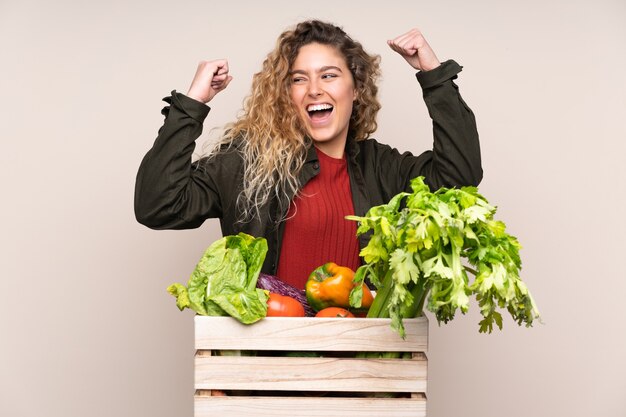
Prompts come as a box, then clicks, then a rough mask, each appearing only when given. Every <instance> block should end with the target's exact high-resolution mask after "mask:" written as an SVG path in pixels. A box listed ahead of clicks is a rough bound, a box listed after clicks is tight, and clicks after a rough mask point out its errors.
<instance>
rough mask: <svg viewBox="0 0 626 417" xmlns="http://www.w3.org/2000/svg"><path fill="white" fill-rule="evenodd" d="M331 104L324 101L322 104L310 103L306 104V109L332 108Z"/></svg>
mask: <svg viewBox="0 0 626 417" xmlns="http://www.w3.org/2000/svg"><path fill="white" fill-rule="evenodd" d="M332 108H333V106H331V105H330V104H328V103H324V104H311V105H310V106H308V107H307V108H306V111H319V110H328V109H332Z"/></svg>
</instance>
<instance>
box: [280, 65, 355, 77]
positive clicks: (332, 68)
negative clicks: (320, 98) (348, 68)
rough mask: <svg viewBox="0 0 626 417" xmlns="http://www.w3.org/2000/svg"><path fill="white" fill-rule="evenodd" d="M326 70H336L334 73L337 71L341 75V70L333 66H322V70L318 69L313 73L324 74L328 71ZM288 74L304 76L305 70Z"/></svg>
mask: <svg viewBox="0 0 626 417" xmlns="http://www.w3.org/2000/svg"><path fill="white" fill-rule="evenodd" d="M328 70H336V71H339V72H341V73H343V71H342V70H341V68H339V67H336V66H334V65H326V66H323V67H322V68H320V69H318V70H317V71H315V72H317V73H320V72H324V71H328ZM290 74H304V75H306V74H307V72H306V71H305V70H293V71H290Z"/></svg>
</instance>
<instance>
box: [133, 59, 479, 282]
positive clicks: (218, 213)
mask: <svg viewBox="0 0 626 417" xmlns="http://www.w3.org/2000/svg"><path fill="white" fill-rule="evenodd" d="M460 71H461V67H460V66H459V65H458V64H457V63H456V62H454V61H446V62H444V63H443V64H442V65H441V66H439V67H438V68H436V69H434V70H432V71H428V72H419V73H418V74H417V79H418V81H419V82H420V84H421V86H422V90H423V96H424V100H425V102H426V106H427V108H428V112H429V114H430V117H431V118H432V120H433V136H434V144H433V149H432V150H431V151H426V152H424V153H422V154H421V155H419V156H413V155H412V154H410V153H409V152H405V153H403V154H400V153H399V152H398V151H397V150H396V149H393V148H391V147H390V146H388V145H384V144H381V143H379V142H377V141H376V140H374V139H367V140H363V141H358V142H357V141H354V140H351V139H350V138H348V142H347V144H346V156H347V159H348V174H349V176H350V185H351V189H352V199H353V203H354V210H355V214H357V215H363V214H365V213H366V212H367V210H368V209H369V208H370V207H372V206H375V205H379V204H383V203H387V202H388V201H389V200H390V199H391V197H393V196H394V195H396V194H397V193H399V192H402V191H409V190H410V180H411V179H412V178H415V177H417V176H419V175H423V176H424V177H425V179H426V182H427V184H428V185H429V186H430V187H431V189H437V188H440V187H442V186H446V187H451V186H462V185H478V183H479V182H480V180H481V178H482V168H481V162H480V147H479V142H478V132H477V131H476V122H475V119H474V115H473V113H472V111H471V110H470V109H469V107H468V106H467V105H466V104H465V102H464V101H463V99H462V98H461V96H460V95H459V93H458V87H457V86H456V84H455V83H454V82H453V81H452V80H453V79H455V78H456V74H457V73H458V72H460ZM164 100H165V101H167V102H168V103H169V104H170V106H167V107H165V108H164V109H163V111H162V113H163V115H164V116H165V122H164V124H163V126H162V127H161V129H160V130H159V134H158V137H157V139H156V141H155V142H154V145H153V147H152V149H150V151H149V152H148V153H147V154H146V156H145V157H144V159H143V161H142V163H141V166H140V167H139V172H138V174H137V182H136V186H135V215H136V217H137V220H138V221H139V222H140V223H142V224H144V225H146V226H148V227H150V228H153V229H190V228H196V227H199V226H200V225H201V224H202V223H203V222H204V221H205V220H206V219H207V218H219V219H220V223H221V227H222V234H223V235H224V236H226V235H232V234H237V233H239V232H245V233H248V234H250V235H253V236H263V237H265V238H266V239H267V242H268V246H269V250H268V253H267V256H266V259H265V263H264V265H263V272H265V273H269V274H275V272H276V268H277V265H278V257H279V254H280V244H281V241H282V231H283V227H282V226H284V222H280V221H277V220H276V219H281V218H282V217H283V213H280V212H279V205H278V204H277V202H276V201H272V202H270V203H269V204H268V205H267V206H266V207H263V209H262V213H261V217H260V218H259V219H255V220H253V221H250V222H247V223H240V222H237V219H238V213H237V212H236V210H235V202H236V200H237V196H238V194H239V192H240V190H241V185H242V177H243V159H242V157H241V154H240V153H239V152H238V150H237V147H236V146H233V147H231V148H230V149H229V150H228V151H226V152H223V153H219V154H218V155H217V156H216V157H215V158H214V159H211V160H210V161H208V162H207V160H206V159H201V160H200V161H197V162H195V163H193V164H192V163H191V156H192V153H193V151H194V148H195V140H196V139H197V138H198V137H199V136H200V134H201V133H202V123H203V121H204V119H205V118H206V116H207V115H208V113H209V107H208V106H206V105H204V104H202V103H200V102H197V101H195V100H193V99H191V98H189V97H187V96H185V95H183V94H180V93H177V92H175V91H173V92H172V96H171V97H168V98H166V99H164ZM318 171H319V163H318V161H317V155H316V152H315V149H314V148H313V146H311V147H310V148H309V151H308V155H307V159H306V162H305V164H304V166H303V168H302V171H301V172H300V176H299V179H300V184H302V185H304V184H306V183H307V182H308V181H309V180H310V179H311V178H313V177H314V176H315V175H317V173H318ZM291 197H293V196H291ZM366 243H367V241H366V237H364V236H363V237H362V239H361V241H360V245H361V247H363V246H364V245H365V244H366Z"/></svg>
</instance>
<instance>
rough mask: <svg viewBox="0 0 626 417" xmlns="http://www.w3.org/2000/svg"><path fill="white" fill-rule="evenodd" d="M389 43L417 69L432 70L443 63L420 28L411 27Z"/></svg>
mask: <svg viewBox="0 0 626 417" xmlns="http://www.w3.org/2000/svg"><path fill="white" fill-rule="evenodd" d="M387 45H389V46H390V47H391V49H393V50H394V51H396V52H397V53H399V54H400V55H402V58H404V59H406V61H407V62H408V63H409V64H410V65H411V66H412V67H413V68H415V69H416V70H420V71H430V70H432V69H435V68H437V67H438V66H439V65H441V63H440V62H439V59H437V56H436V55H435V52H433V50H432V49H431V47H430V45H429V44H428V42H426V39H425V38H424V36H423V35H422V33H421V32H420V31H419V30H418V29H411V30H410V31H408V32H407V33H405V34H403V35H400V36H398V37H397V38H395V39H392V40H390V41H387Z"/></svg>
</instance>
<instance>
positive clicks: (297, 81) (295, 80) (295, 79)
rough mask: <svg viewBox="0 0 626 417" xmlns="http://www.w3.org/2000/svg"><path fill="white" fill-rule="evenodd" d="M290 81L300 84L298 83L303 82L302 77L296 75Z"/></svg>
mask: <svg viewBox="0 0 626 417" xmlns="http://www.w3.org/2000/svg"><path fill="white" fill-rule="evenodd" d="M292 82H293V83H294V84H300V83H303V82H304V78H302V77H296V78H294V79H293V80H292Z"/></svg>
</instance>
